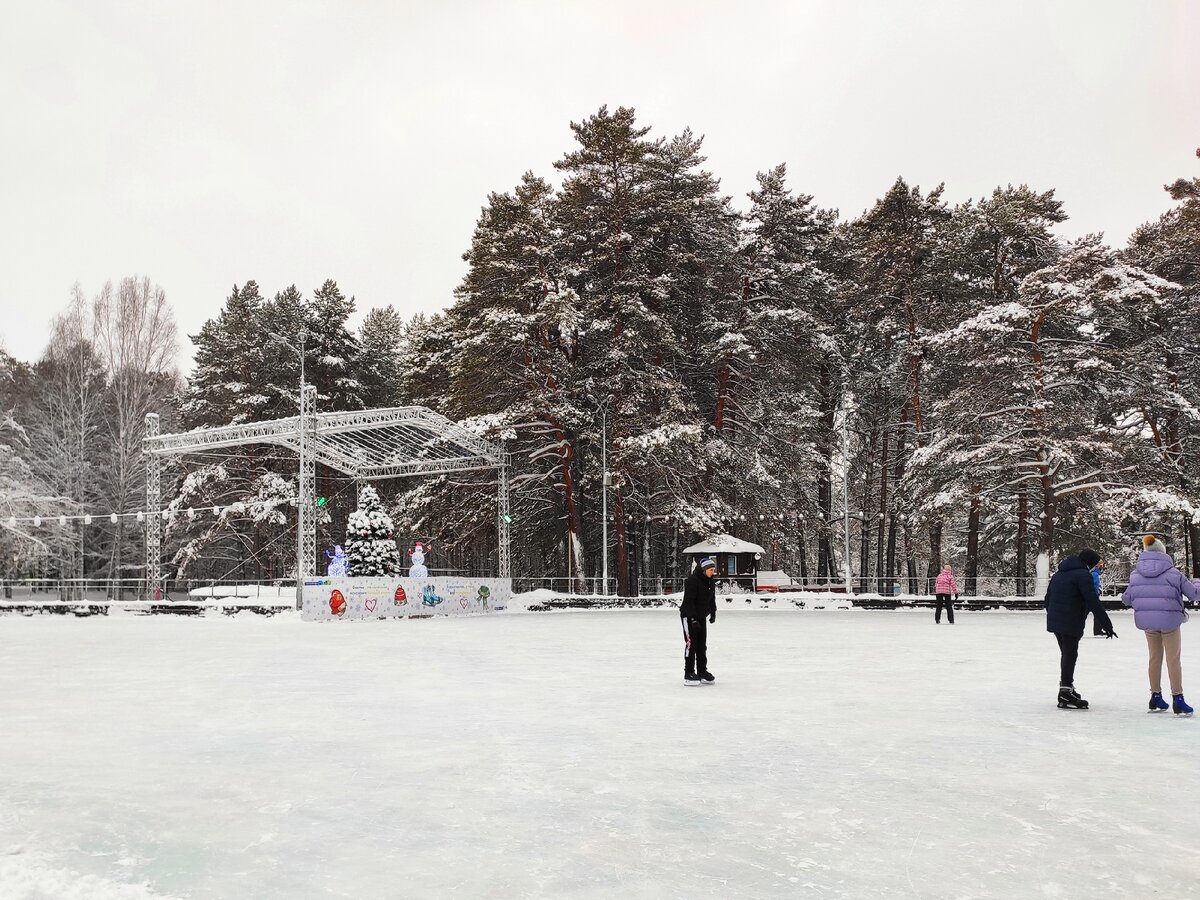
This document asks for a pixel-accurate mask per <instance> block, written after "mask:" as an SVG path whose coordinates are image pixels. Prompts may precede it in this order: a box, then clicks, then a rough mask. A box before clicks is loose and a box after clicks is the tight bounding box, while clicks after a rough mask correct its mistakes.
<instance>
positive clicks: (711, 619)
mask: <svg viewBox="0 0 1200 900" xmlns="http://www.w3.org/2000/svg"><path fill="white" fill-rule="evenodd" d="M708 621H709V622H712V623H716V621H717V614H716V613H710V614H709V616H708Z"/></svg>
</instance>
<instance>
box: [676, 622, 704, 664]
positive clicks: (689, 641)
mask: <svg viewBox="0 0 1200 900" xmlns="http://www.w3.org/2000/svg"><path fill="white" fill-rule="evenodd" d="M679 621H680V622H682V623H683V674H684V675H701V674H703V673H705V672H707V671H708V622H706V621H705V620H704V619H703V618H699V619H690V618H688V617H687V616H685V615H683V614H682V613H681V614H680V616H679Z"/></svg>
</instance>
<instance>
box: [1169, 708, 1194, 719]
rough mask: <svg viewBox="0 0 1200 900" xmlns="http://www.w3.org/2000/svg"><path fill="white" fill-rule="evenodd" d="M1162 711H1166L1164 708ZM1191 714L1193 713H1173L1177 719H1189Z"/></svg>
mask: <svg viewBox="0 0 1200 900" xmlns="http://www.w3.org/2000/svg"><path fill="white" fill-rule="evenodd" d="M1163 712H1166V710H1165V709H1164V710H1163ZM1192 715H1193V713H1175V716H1176V718H1179V719H1190V718H1191V717H1192Z"/></svg>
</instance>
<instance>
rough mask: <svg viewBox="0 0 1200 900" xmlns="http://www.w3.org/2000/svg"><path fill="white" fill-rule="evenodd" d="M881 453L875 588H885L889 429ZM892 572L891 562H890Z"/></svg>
mask: <svg viewBox="0 0 1200 900" xmlns="http://www.w3.org/2000/svg"><path fill="white" fill-rule="evenodd" d="M880 445H881V449H880V455H879V520H878V525H877V526H876V536H875V590H876V591H882V590H883V576H884V568H883V533H884V532H883V529H884V520H885V517H886V516H887V514H888V429H887V428H886V427H885V428H884V429H883V437H882V439H881V441H880ZM889 574H890V563H889Z"/></svg>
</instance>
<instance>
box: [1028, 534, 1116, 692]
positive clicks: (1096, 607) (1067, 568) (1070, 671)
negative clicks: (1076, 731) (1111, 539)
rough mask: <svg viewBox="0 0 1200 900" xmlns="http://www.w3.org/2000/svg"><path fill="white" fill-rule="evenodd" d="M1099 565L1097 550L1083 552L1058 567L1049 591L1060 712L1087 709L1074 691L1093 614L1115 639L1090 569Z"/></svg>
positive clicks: (1049, 624) (1048, 613)
mask: <svg viewBox="0 0 1200 900" xmlns="http://www.w3.org/2000/svg"><path fill="white" fill-rule="evenodd" d="M1098 562H1100V554H1099V553H1097V552H1096V551H1095V550H1091V549H1084V550H1080V551H1079V552H1078V553H1076V554H1074V555H1073V556H1068V557H1067V558H1066V559H1064V560H1063V561H1062V562H1060V563H1059V564H1058V571H1057V572H1055V573H1054V575H1053V577H1052V578H1051V579H1050V585H1049V587H1047V588H1046V630H1047V631H1049V632H1050V633H1051V634H1053V635H1054V637H1055V638H1057V639H1058V649H1059V653H1060V654H1061V657H1060V660H1059V678H1058V708H1059V709H1087V708H1088V702H1087V701H1086V700H1084V699H1083V698H1082V697H1081V696H1079V692H1078V691H1076V690H1075V663H1076V662H1077V661H1078V659H1079V640H1080V638H1082V637H1083V626H1084V623H1085V622H1086V621H1087V616H1088V612H1089V611H1090V612H1091V613H1092V615H1093V616H1095V617H1096V621H1097V622H1099V623H1100V625H1101V628H1102V630H1103V633H1104V636H1105V637H1110V638H1115V637H1116V636H1117V633H1116V631H1114V630H1113V624H1112V620H1111V619H1110V618H1109V617H1108V613H1106V612H1105V611H1104V607H1103V606H1101V605H1100V595H1099V594H1097V593H1096V585H1095V582H1093V581H1092V573H1091V569H1092V567H1093V566H1095V565H1096V563H1098Z"/></svg>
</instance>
